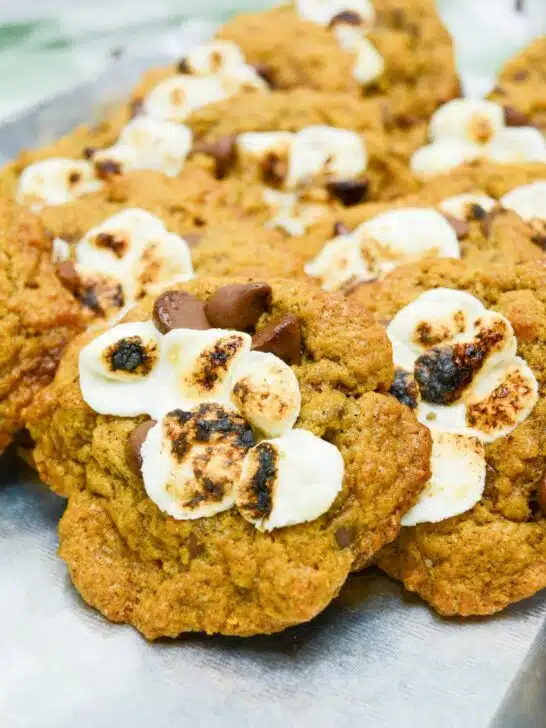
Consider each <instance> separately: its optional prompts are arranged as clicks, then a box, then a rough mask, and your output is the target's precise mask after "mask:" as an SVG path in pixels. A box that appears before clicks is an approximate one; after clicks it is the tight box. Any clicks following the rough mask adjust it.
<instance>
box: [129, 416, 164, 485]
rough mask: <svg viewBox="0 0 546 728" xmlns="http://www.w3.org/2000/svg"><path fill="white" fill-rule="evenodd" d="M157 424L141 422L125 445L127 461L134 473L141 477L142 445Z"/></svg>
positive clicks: (132, 431) (153, 421)
mask: <svg viewBox="0 0 546 728" xmlns="http://www.w3.org/2000/svg"><path fill="white" fill-rule="evenodd" d="M155 424H157V423H156V421H155V420H146V422H141V423H140V425H137V426H136V427H135V428H134V429H133V430H131V432H130V433H129V437H128V438H127V442H126V443H125V459H126V460H127V464H128V465H129V467H130V468H131V470H132V471H133V472H135V473H136V474H137V475H140V471H141V468H142V454H141V452H140V450H141V448H142V444H143V443H144V440H145V439H146V436H147V434H148V432H149V431H150V430H151V429H152V427H153V426H154V425H155Z"/></svg>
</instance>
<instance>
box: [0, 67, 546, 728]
mask: <svg viewBox="0 0 546 728" xmlns="http://www.w3.org/2000/svg"><path fill="white" fill-rule="evenodd" d="M149 61H150V59H147V60H146V61H142V62H139V63H134V64H129V65H124V66H123V67H120V68H118V69H117V70H116V73H115V74H110V75H109V77H108V79H107V80H106V81H105V80H104V79H102V80H100V81H99V82H97V84H94V85H91V86H87V87H84V88H78V89H76V90H74V91H72V92H70V93H68V94H65V95H63V96H61V97H59V98H57V99H54V100H53V101H51V102H48V103H47V104H45V105H42V106H41V107H39V108H38V109H36V110H34V111H32V112H29V113H28V114H26V115H25V116H23V117H22V118H20V119H19V120H17V121H16V122H14V123H11V124H8V125H6V126H4V127H3V128H0V158H1V157H2V156H3V157H4V158H9V157H11V156H13V155H14V154H15V153H16V152H17V151H18V150H19V149H20V148H21V147H24V146H29V145H34V144H37V143H39V142H40V141H45V140H46V139H45V137H51V136H55V135H57V134H60V133H62V132H63V131H66V130H67V129H69V128H70V127H71V126H72V125H73V123H75V122H76V121H80V120H84V119H87V118H92V117H93V115H94V114H96V112H97V100H98V99H100V100H101V102H102V101H103V100H104V99H105V98H106V99H111V98H112V96H113V95H115V94H117V93H119V92H120V91H122V90H124V89H125V88H127V87H129V86H130V84H131V83H132V80H133V78H134V77H135V76H136V74H137V73H138V72H139V71H140V69H141V67H143V66H144V65H146V64H147V63H149ZM76 117H77V118H76ZM63 507H64V504H63V501H62V500H61V499H59V498H57V497H56V496H54V495H52V494H51V493H48V492H47V490H46V489H45V488H44V487H43V486H42V485H41V484H40V483H38V482H37V481H36V480H35V478H34V476H33V475H32V473H30V472H29V471H26V470H24V469H23V468H22V467H21V465H20V464H19V463H17V462H16V461H15V460H14V459H13V458H10V457H9V456H8V457H5V458H3V459H2V460H1V461H0V725H1V726H2V728H68V727H69V726H73V725H77V726H78V728H111V727H112V726H123V727H125V726H130V727H131V728H150V726H153V728H170V727H171V726H186V725H190V724H193V725H197V726H207V728H226V727H228V726H232V725H237V726H238V728H251V727H252V728H254V726H257V725H259V726H260V727H261V728H278V727H279V726H283V728H285V727H289V726H303V725H313V726H314V727H315V728H329V726H334V725H335V726H346V725H349V724H353V723H355V722H356V721H358V724H359V725H365V726H366V728H402V727H403V728H407V727H408V726H412V727H413V726H419V728H460V727H464V728H482V727H483V728H486V727H489V726H492V725H493V723H494V726H495V728H516V727H517V728H531V727H532V728H538V727H539V726H542V725H544V698H543V695H544V692H543V690H542V689H541V686H542V684H543V680H544V674H545V665H544V654H545V650H544V633H543V632H542V634H541V630H543V629H544V627H543V625H544V624H545V622H546V600H545V599H544V596H541V595H538V596H536V597H535V598H533V599H530V600H528V601H527V602H526V603H522V604H520V605H517V606H516V607H513V608H511V609H508V610H506V612H504V613H503V614H501V615H499V616H497V617H495V618H492V619H487V620H471V621H467V622H464V623H463V622H458V621H443V620H440V619H439V618H438V617H436V616H435V615H434V614H433V613H432V612H430V611H429V610H428V609H427V608H426V607H425V606H424V605H423V604H422V603H421V602H420V601H419V600H418V599H415V598H412V597H408V596H407V595H404V594H403V593H402V590H401V589H400V588H399V586H398V585H396V584H395V583H394V582H392V581H390V580H388V579H387V578H386V577H384V576H382V575H381V574H379V573H378V572H375V571H370V572H368V573H365V574H362V575H358V576H355V577H354V578H353V579H352V580H351V582H350V583H349V585H348V586H347V587H346V588H345V589H344V591H343V593H342V595H341V597H340V598H339V599H338V600H337V601H336V602H335V603H334V604H333V605H332V606H331V607H330V608H329V609H328V610H327V611H326V612H325V613H324V614H323V615H321V616H320V617H319V618H318V619H316V620H315V621H314V622H313V623H311V624H309V625H305V626H302V627H300V628H297V629H293V630H289V631H288V632H286V633H284V634H282V635H279V636H275V637H270V638H255V639H249V640H237V639H222V638H206V637H202V636H192V637H189V638H184V639H181V640H178V641H163V642H159V643H155V644H148V643H147V642H145V641H144V640H143V639H142V638H140V637H139V636H138V634H137V633H136V632H135V631H133V630H132V629H131V628H129V627H122V626H114V625H110V624H109V623H107V622H106V621H105V620H104V619H103V618H102V617H101V616H100V615H98V614H97V613H95V612H94V611H93V610H91V609H89V608H88V607H87V606H86V605H85V604H84V603H83V602H82V601H81V599H79V597H78V596H77V594H76V593H75V591H74V590H73V589H72V588H71V586H70V583H69V580H68V578H67V575H66V571H65V568H64V565H63V563H62V562H61V561H59V560H58V559H57V558H56V556H55V551H56V546H57V540H56V524H57V522H58V519H59V517H60V515H61V513H62V510H63ZM495 716H496V717H495Z"/></svg>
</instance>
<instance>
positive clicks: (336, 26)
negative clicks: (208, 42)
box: [218, 0, 460, 128]
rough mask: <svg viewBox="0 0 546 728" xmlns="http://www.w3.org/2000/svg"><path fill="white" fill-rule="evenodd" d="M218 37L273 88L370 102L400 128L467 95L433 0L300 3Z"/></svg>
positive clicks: (229, 27) (236, 21)
mask: <svg viewBox="0 0 546 728" xmlns="http://www.w3.org/2000/svg"><path fill="white" fill-rule="evenodd" d="M218 35H219V37H220V38H221V39H224V40H230V41H233V42H235V43H237V44H238V45H239V47H240V48H241V49H242V51H243V53H244V54H245V57H246V59H247V60H248V61H249V62H250V63H252V64H254V65H255V67H256V68H258V69H259V70H260V72H261V73H262V75H263V76H264V77H265V78H266V79H267V80H268V81H269V82H270V84H271V85H272V86H273V88H275V89H286V88H294V87H301V86H305V87H307V88H312V89H317V90H320V91H327V92H333V91H334V92H340V91H341V92H345V93H350V94H352V95H355V96H361V95H363V94H364V95H365V96H366V97H369V98H373V99H376V100H378V101H379V102H380V103H381V106H382V109H383V114H384V117H385V120H386V121H387V123H388V124H389V125H391V126H392V127H393V128H400V127H403V128H408V127H411V126H412V125H413V124H416V123H418V122H419V121H421V120H424V119H427V118H428V117H429V116H430V114H431V113H432V112H433V111H434V109H436V108H437V107H438V106H439V105H440V104H442V103H445V102H446V101H448V100H449V99H451V98H453V97H455V96H458V95H459V93H460V88H459V81H458V78H457V74H456V70H455V61H454V53H453V46H452V41H451V37H450V36H449V34H448V32H447V30H446V29H445V28H444V27H443V25H442V23H441V21H440V19H439V17H438V14H437V11H436V7H435V4H434V2H432V0H426V1H425V2H422V1H420V0H411V2H405V3H400V2H399V1H398V0H374V2H373V3H371V2H368V1H367V0H358V1H357V2H347V3H345V4H343V3H337V2H326V3H324V2H323V3H321V2H317V0H298V2H295V3H294V4H287V5H282V6H281V7H277V8H274V9H272V10H266V11H262V12H258V13H252V14H246V15H237V16H235V17H234V18H233V19H232V20H230V21H229V22H228V23H226V24H225V25H224V26H223V27H222V28H221V29H220V31H219V33H218Z"/></svg>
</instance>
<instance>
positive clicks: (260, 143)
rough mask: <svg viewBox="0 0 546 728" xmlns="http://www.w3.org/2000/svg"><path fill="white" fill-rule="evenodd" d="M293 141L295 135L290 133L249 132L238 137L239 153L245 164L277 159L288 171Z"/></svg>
mask: <svg viewBox="0 0 546 728" xmlns="http://www.w3.org/2000/svg"><path fill="white" fill-rule="evenodd" d="M293 141H294V134H292V132H289V131H248V132H244V133H243V134H239V135H238V137H237V151H238V154H239V156H240V157H241V158H242V160H243V162H244V161H249V162H259V163H265V162H266V161H267V160H270V159H275V160H276V161H278V162H279V163H281V164H282V165H283V167H285V168H286V169H288V158H289V156H290V151H291V148H292V144H293ZM283 171H285V170H283Z"/></svg>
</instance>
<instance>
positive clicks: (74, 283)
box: [55, 260, 80, 293]
mask: <svg viewBox="0 0 546 728" xmlns="http://www.w3.org/2000/svg"><path fill="white" fill-rule="evenodd" d="M55 270H56V272H57V276H58V278H59V280H60V281H61V283H62V284H63V286H64V287H65V288H67V289H68V290H69V291H70V292H71V293H77V292H78V289H79V286H80V276H79V274H78V271H77V270H76V266H75V265H74V263H72V261H70V260H65V261H63V262H62V263H57V265H56V266H55Z"/></svg>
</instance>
